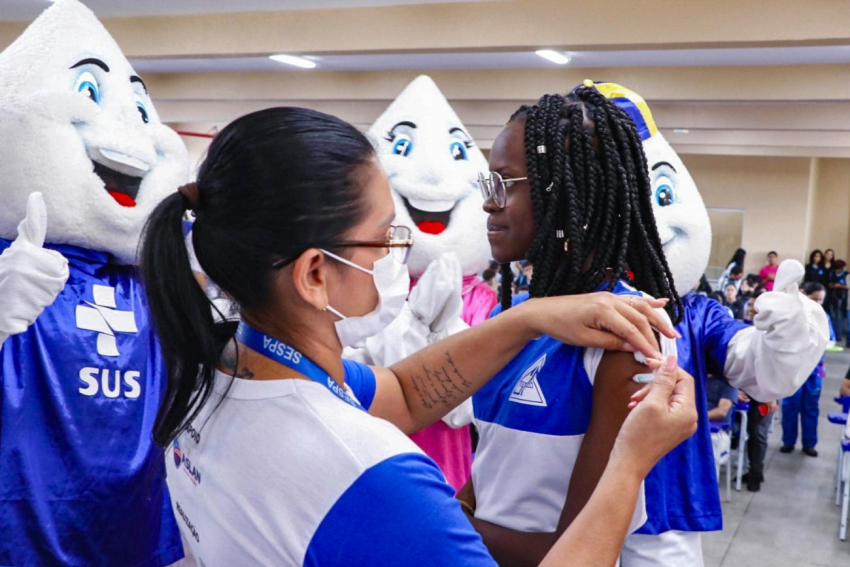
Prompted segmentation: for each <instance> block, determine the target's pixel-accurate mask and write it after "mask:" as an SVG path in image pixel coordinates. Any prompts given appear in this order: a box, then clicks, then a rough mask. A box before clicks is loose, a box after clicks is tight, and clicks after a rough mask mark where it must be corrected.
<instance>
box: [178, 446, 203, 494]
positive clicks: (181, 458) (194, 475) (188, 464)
mask: <svg viewBox="0 0 850 567" xmlns="http://www.w3.org/2000/svg"><path fill="white" fill-rule="evenodd" d="M174 468H176V469H181V468H182V469H183V471H184V472H185V473H186V476H188V477H189V480H191V481H192V484H194V485H196V486H197V485H199V484H201V473H200V472H199V471H198V467H196V466H193V465H192V461H190V460H189V457H187V456H186V454H185V453H183V450H182V449H181V448H180V443H178V442H177V440H176V439H175V440H174Z"/></svg>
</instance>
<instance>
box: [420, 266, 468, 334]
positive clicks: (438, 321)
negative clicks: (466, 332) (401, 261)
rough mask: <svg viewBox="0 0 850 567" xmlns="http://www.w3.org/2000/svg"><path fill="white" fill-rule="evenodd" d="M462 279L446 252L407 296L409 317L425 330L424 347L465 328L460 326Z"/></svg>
mask: <svg viewBox="0 0 850 567" xmlns="http://www.w3.org/2000/svg"><path fill="white" fill-rule="evenodd" d="M462 291H463V275H462V274H461V269H460V262H459V261H458V259H457V256H455V254H454V253H453V252H447V253H445V254H443V255H442V256H440V257H439V258H437V259H436V260H434V261H433V262H431V264H429V265H428V268H426V269H425V273H424V274H422V277H421V278H420V279H419V282H418V283H417V284H416V287H414V288H413V291H412V292H410V297H409V298H408V300H407V303H408V304H409V305H410V310H411V312H412V313H413V316H414V317H415V318H416V319H417V320H418V322H419V323H420V324H421V326H422V328H427V329H428V331H429V336H428V338H427V340H428V342H427V344H431V343H434V342H437V341H438V340H440V339H443V338H445V337H447V336H449V335H450V334H454V333H456V332H458V331H459V330H463V328H465V327H466V325H465V324H463V326H462V327H459V326H458V322H460V323H462V320H461V318H460V316H461V315H462V314H463V297H462V296H461V293H462Z"/></svg>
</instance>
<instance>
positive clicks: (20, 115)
mask: <svg viewBox="0 0 850 567" xmlns="http://www.w3.org/2000/svg"><path fill="white" fill-rule="evenodd" d="M0 109H2V112H0V139H2V140H3V143H2V145H0V195H2V197H3V205H2V206H0V237H2V238H7V239H14V238H15V235H16V227H17V224H18V223H19V222H20V221H21V219H23V218H24V216H25V207H26V201H27V196H28V195H29V194H30V193H32V192H33V191H41V192H42V193H43V194H44V199H45V202H46V205H47V213H48V214H47V217H48V231H47V242H49V243H51V244H72V245H76V246H81V247H84V248H88V249H91V250H97V251H104V252H109V253H111V254H113V255H114V256H115V257H116V258H118V259H119V260H120V261H121V262H123V263H131V262H133V261H134V258H135V254H136V247H137V245H138V242H139V235H140V233H141V230H142V227H143V225H144V222H145V219H146V218H147V217H148V215H149V214H150V213H151V212H152V211H153V209H154V207H155V206H156V205H157V204H158V203H159V202H160V201H161V200H162V199H163V198H164V197H165V196H167V195H168V194H169V193H171V192H172V191H175V190H176V189H177V187H178V186H179V185H180V184H182V183H185V182H186V180H187V178H188V156H187V152H186V148H185V146H184V145H183V142H182V141H181V140H180V138H179V136H178V135H177V134H176V133H175V132H174V131H173V130H171V129H170V128H168V127H167V126H165V125H164V124H162V122H160V120H159V116H158V115H157V113H156V110H155V109H154V107H153V104H152V103H151V99H150V97H149V95H148V92H147V88H146V86H145V83H144V81H143V80H142V79H141V78H140V77H139V76H138V75H137V74H136V72H135V71H134V70H133V68H132V66H131V65H130V63H129V62H128V61H127V59H126V58H125V57H124V55H123V54H122V53H121V50H120V49H119V48H118V45H117V44H116V43H115V41H114V40H113V39H112V37H111V36H110V35H109V33H108V32H107V31H106V29H105V28H104V27H103V26H102V25H101V24H100V22H98V21H97V19H96V18H95V16H94V14H92V13H91V11H89V10H88V8H86V7H85V6H83V5H82V4H80V3H79V2H78V1H77V0H59V1H58V2H56V4H55V5H53V6H52V7H50V8H49V9H47V10H45V12H44V13H43V14H42V15H41V16H40V17H39V18H38V19H36V20H35V21H34V22H33V23H32V25H30V27H29V28H27V30H26V31H25V32H24V33H23V34H22V35H21V36H20V37H19V38H18V39H17V40H16V41H15V42H14V43H12V44H11V45H10V46H9V47H8V48H7V49H6V50H5V51H3V52H2V53H0Z"/></svg>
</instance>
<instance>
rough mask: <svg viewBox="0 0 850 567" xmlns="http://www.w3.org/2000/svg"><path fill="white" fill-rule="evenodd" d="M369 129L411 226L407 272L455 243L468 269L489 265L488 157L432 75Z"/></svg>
mask: <svg viewBox="0 0 850 567" xmlns="http://www.w3.org/2000/svg"><path fill="white" fill-rule="evenodd" d="M369 133H370V134H371V135H372V137H373V138H374V140H375V142H376V144H377V147H378V155H379V156H380V159H381V163H382V164H383V166H384V168H385V169H386V171H387V175H388V176H389V178H390V186H391V187H392V189H393V198H394V199H395V208H396V223H397V224H400V225H406V226H409V227H410V228H411V230H413V239H414V242H416V245H415V246H414V247H413V249H412V251H411V256H410V262H409V268H410V275H411V276H413V277H419V276H421V275H422V273H423V272H424V271H425V268H427V267H428V264H430V263H431V262H432V261H434V260H436V259H437V258H438V257H439V256H440V255H442V254H443V253H444V252H449V251H452V252H454V253H455V254H457V257H458V259H459V260H460V265H461V270H462V272H463V275H465V276H468V275H473V274H475V273H477V272H479V271H481V270H483V269H484V268H485V267H486V266H487V261H488V259H489V258H490V245H489V243H488V242H487V229H486V224H487V215H486V214H485V213H484V211H483V210H482V208H481V207H482V205H483V203H484V199H483V197H482V196H481V193H480V191H479V189H478V173H479V172H485V171H487V167H488V166H487V160H486V159H485V158H484V154H482V153H481V150H480V149H478V147H477V146H476V145H475V143H474V142H473V141H472V138H470V136H469V134H468V133H467V131H466V128H464V126H463V124H462V123H461V121H460V119H459V118H458V117H457V114H455V111H454V110H452V107H451V106H449V102H448V101H447V100H446V97H444V96H443V93H441V92H440V89H438V88H437V85H436V84H434V81H433V80H431V78H430V77H426V76H424V75H423V76H420V77H418V78H416V79H415V80H414V81H413V82H412V83H410V84H409V85H408V86H407V88H405V89H404V92H402V93H401V95H399V97H398V98H397V99H395V101H393V103H392V104H391V105H390V106H389V108H387V110H386V111H385V112H384V113H383V114H382V115H381V116H380V117H379V118H378V120H377V121H376V122H375V124H373V125H372V128H371V129H370V130H369Z"/></svg>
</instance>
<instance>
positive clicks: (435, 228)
mask: <svg viewBox="0 0 850 567" xmlns="http://www.w3.org/2000/svg"><path fill="white" fill-rule="evenodd" d="M403 200H404V206H405V207H406V208H407V212H408V213H410V218H411V219H412V220H413V224H415V225H416V228H418V229H419V230H420V231H421V232H424V233H425V234H433V235H437V234H442V233H443V231H445V230H446V229H447V228H448V227H449V221H450V220H451V216H452V211H453V210H454V207H452V208H451V209H449V210H448V211H437V212H432V211H423V210H422V209H417V208H416V207H414V206H413V205H411V204H410V201H408V200H407V199H406V198H405V199H403Z"/></svg>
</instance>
